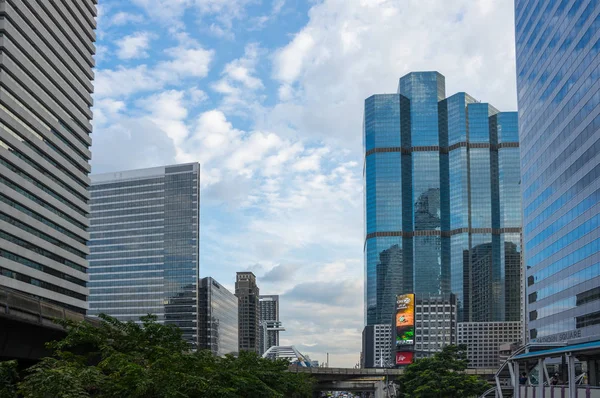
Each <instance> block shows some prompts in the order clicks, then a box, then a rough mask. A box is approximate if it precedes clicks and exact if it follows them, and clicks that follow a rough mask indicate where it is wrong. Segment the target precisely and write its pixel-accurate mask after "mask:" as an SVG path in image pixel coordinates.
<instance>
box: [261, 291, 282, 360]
mask: <svg viewBox="0 0 600 398" xmlns="http://www.w3.org/2000/svg"><path fill="white" fill-rule="evenodd" d="M258 305H259V310H260V319H259V325H260V332H259V334H260V342H259V344H260V347H259V354H261V355H262V354H263V353H264V352H265V351H267V350H268V349H269V348H270V347H273V346H278V345H279V332H280V331H282V330H285V329H283V326H282V323H281V321H280V320H279V296H278V295H269V296H265V295H262V296H259V298H258Z"/></svg>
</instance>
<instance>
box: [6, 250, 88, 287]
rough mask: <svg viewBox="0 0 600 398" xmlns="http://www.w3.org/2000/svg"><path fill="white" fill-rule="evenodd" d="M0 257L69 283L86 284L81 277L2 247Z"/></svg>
mask: <svg viewBox="0 0 600 398" xmlns="http://www.w3.org/2000/svg"><path fill="white" fill-rule="evenodd" d="M0 257H3V258H6V259H8V260H11V261H14V262H17V263H19V264H23V265H25V266H27V267H29V268H33V269H36V270H38V271H42V272H43V273H46V274H48V275H52V276H55V277H57V278H60V279H63V280H65V281H67V282H71V283H74V284H76V285H79V286H83V287H85V286H86V284H87V282H86V281H84V280H82V279H78V278H75V277H73V276H71V275H69V274H65V273H63V272H60V271H57V270H55V269H54V268H50V267H47V266H45V265H42V264H40V263H36V262H35V261H31V260H29V259H27V258H25V257H21V256H19V255H17V254H14V253H11V252H8V251H6V250H3V249H0Z"/></svg>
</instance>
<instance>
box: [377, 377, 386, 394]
mask: <svg viewBox="0 0 600 398" xmlns="http://www.w3.org/2000/svg"><path fill="white" fill-rule="evenodd" d="M375 398H386V397H385V383H384V382H383V381H378V382H377V383H375Z"/></svg>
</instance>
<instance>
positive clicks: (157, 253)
mask: <svg viewBox="0 0 600 398" xmlns="http://www.w3.org/2000/svg"><path fill="white" fill-rule="evenodd" d="M199 173H200V165H199V164H198V163H190V164H181V165H175V166H165V167H153V168H149V169H140V170H130V171H122V172H116V173H106V174H97V175H93V176H92V186H91V187H90V190H91V195H92V199H91V217H90V223H91V227H90V242H89V246H90V253H91V254H90V256H89V260H90V282H89V287H90V311H89V314H90V315H98V314H100V313H105V314H108V315H111V316H114V317H115V318H117V319H120V320H123V321H127V320H134V321H137V320H138V319H139V318H140V317H141V316H144V315H147V314H155V315H157V316H158V319H159V321H160V322H161V323H164V324H170V325H175V326H177V327H179V328H180V329H181V330H182V332H183V337H184V338H185V339H186V340H188V341H189V342H190V344H191V345H192V347H193V348H195V347H196V345H197V342H198V329H197V328H198V324H197V321H198V300H197V295H198V292H197V284H198V271H199V269H198V268H199V259H198V254H199V253H198V250H199V236H198V229H199V216H200V193H199V192H200V174H199Z"/></svg>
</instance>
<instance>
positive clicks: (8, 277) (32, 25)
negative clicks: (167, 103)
mask: <svg viewBox="0 0 600 398" xmlns="http://www.w3.org/2000/svg"><path fill="white" fill-rule="evenodd" d="M0 14H2V18H1V19H0V30H1V31H2V34H1V35H0V287H3V288H9V289H14V290H17V291H19V292H23V293H26V294H30V295H33V296H36V297H39V298H41V299H42V300H45V301H48V302H52V303H55V304H58V305H61V306H63V307H65V308H68V309H70V310H73V311H76V312H79V313H82V314H85V313H86V311H87V309H88V302H87V297H88V289H87V286H86V285H87V281H88V273H87V270H88V262H87V260H86V256H87V254H88V249H87V247H86V243H87V240H88V237H89V234H88V231H87V229H88V225H89V221H88V213H89V205H88V201H89V193H88V190H87V188H88V186H89V185H90V178H89V173H90V165H89V161H90V158H91V153H90V145H91V139H90V134H91V132H92V125H91V123H90V121H91V119H92V111H91V109H90V108H91V106H92V95H91V94H92V91H93V87H92V80H93V78H94V73H93V71H92V68H93V67H94V59H93V55H94V52H95V47H94V44H93V43H94V41H95V37H96V36H95V28H96V22H95V20H94V17H95V16H96V1H93V0H83V1H81V2H46V1H41V0H10V1H2V2H0Z"/></svg>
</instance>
